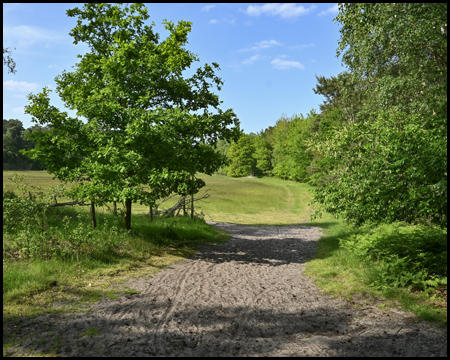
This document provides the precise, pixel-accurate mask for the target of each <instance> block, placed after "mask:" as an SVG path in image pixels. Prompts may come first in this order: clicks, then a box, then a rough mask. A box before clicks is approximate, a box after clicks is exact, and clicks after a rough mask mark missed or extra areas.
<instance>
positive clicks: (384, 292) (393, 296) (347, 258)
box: [306, 214, 447, 326]
mask: <svg viewBox="0 0 450 360" xmlns="http://www.w3.org/2000/svg"><path fill="white" fill-rule="evenodd" d="M315 223H316V224H317V225H318V226H321V227H322V228H324V233H325V234H326V235H325V236H324V237H322V238H321V239H320V240H319V246H318V251H317V254H316V257H315V259H313V260H312V261H310V262H308V263H307V265H306V274H307V275H310V276H312V277H313V279H314V281H315V283H316V284H317V285H318V286H319V287H320V288H322V289H323V290H324V292H325V293H328V294H331V295H332V296H335V297H342V298H345V299H347V300H349V301H353V300H356V299H364V300H365V301H367V302H369V303H370V302H372V303H376V304H378V306H379V307H380V308H384V307H399V306H400V307H401V308H403V309H405V310H409V311H411V312H413V313H414V314H416V315H417V316H418V317H419V318H420V319H423V320H427V321H431V322H434V323H437V324H439V325H441V326H446V325H447V285H446V272H447V265H446V260H445V264H441V268H442V269H443V270H442V271H443V272H445V278H444V281H445V285H439V286H436V287H433V288H427V289H426V290H425V291H424V289H423V288H420V287H417V286H415V285H414V283H411V281H410V282H407V283H405V284H404V286H401V285H398V284H397V285H394V284H392V283H389V282H387V280H386V277H387V275H390V276H391V277H393V278H395V279H400V278H401V277H402V275H403V276H405V274H406V275H407V276H410V277H411V278H414V277H413V275H415V274H413V275H411V270H409V272H408V269H403V271H404V273H403V274H387V270H386V269H385V268H383V267H382V262H381V261H379V260H377V259H376V257H373V256H372V257H362V256H361V255H360V254H357V253H355V251H352V250H351V248H349V247H347V248H346V247H344V246H342V244H344V243H346V241H349V240H354V239H355V238H357V239H363V240H365V241H367V242H368V243H371V242H375V238H376V235H375V234H377V233H378V234H379V233H382V232H383V231H386V225H383V226H381V227H374V228H371V227H362V228H358V229H355V228H353V227H352V226H349V225H346V224H344V223H343V222H341V221H338V220H333V219H332V218H331V216H330V215H328V214H325V216H324V220H322V221H316V222H315ZM387 227H388V228H389V226H387ZM391 227H392V228H395V225H392V226H391ZM404 228H405V229H406V235H407V236H408V234H409V233H410V232H412V231H413V230H414V229H413V227H411V226H404ZM387 233H388V234H389V232H387ZM409 236H411V235H409ZM386 240H388V241H390V242H391V243H394V242H395V241H397V242H398V243H402V242H403V243H404V242H406V241H405V238H402V237H397V238H395V237H393V236H390V237H387V238H386ZM440 240H441V243H442V244H444V243H445V245H442V246H445V259H446V247H447V243H446V231H442V236H441V237H440ZM361 242H362V240H361ZM430 252H433V250H432V249H431V250H430ZM437 255H439V256H440V255H442V254H440V253H438V254H437ZM444 268H445V269H444ZM442 278H443V277H442ZM377 284H378V286H377Z"/></svg>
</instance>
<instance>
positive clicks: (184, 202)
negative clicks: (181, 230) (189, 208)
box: [181, 196, 186, 216]
mask: <svg viewBox="0 0 450 360" xmlns="http://www.w3.org/2000/svg"><path fill="white" fill-rule="evenodd" d="M181 201H182V204H183V216H186V197H184V196H183V199H182V200H181Z"/></svg>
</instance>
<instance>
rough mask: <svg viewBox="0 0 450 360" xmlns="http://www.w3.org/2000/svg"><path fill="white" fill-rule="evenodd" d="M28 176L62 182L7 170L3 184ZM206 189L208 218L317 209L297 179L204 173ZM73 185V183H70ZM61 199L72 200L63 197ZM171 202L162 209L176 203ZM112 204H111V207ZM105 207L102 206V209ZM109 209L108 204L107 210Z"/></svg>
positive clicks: (138, 209)
mask: <svg viewBox="0 0 450 360" xmlns="http://www.w3.org/2000/svg"><path fill="white" fill-rule="evenodd" d="M16 173H17V174H19V175H25V176H26V181H27V182H29V183H30V184H33V185H34V186H41V187H44V188H45V187H54V186H57V185H59V184H60V182H59V181H58V180H57V179H55V180H53V179H52V176H51V175H50V174H48V173H46V172H44V171H20V172H17V171H3V184H4V186H5V188H6V190H13V187H14V185H13V184H12V182H11V180H10V178H11V177H12V176H13V175H14V174H16ZM202 178H203V179H204V180H205V182H206V186H205V188H204V189H202V190H201V191H200V193H199V196H201V195H202V194H203V193H204V192H205V191H207V192H208V194H209V198H208V199H205V200H204V201H201V202H197V203H195V211H196V212H197V213H200V212H203V214H204V217H205V220H211V221H219V222H222V221H223V222H231V223H236V224H252V225H258V224H259V225H289V224H299V223H304V222H308V221H309V217H310V214H311V213H312V212H313V210H312V209H311V208H310V207H309V206H308V202H309V201H311V198H312V195H311V193H310V191H309V190H311V188H312V187H311V186H309V185H307V184H300V183H296V182H293V181H284V180H280V179H275V178H261V179H259V178H230V177H226V176H218V175H215V176H206V175H205V176H203V177H202ZM67 187H68V188H70V187H71V185H70V184H68V185H67ZM58 201H59V202H64V201H69V199H67V198H60V199H59V200H58ZM174 201H175V199H174V200H173V201H170V200H169V201H167V202H165V203H163V204H162V206H161V209H162V210H163V209H167V208H169V207H171V206H172V205H173V204H174ZM111 205H112V204H109V206H110V207H111ZM100 210H101V209H100ZM106 210H107V208H106V207H104V208H103V211H106ZM132 212H133V214H146V213H148V212H149V209H148V207H147V206H145V205H140V204H138V203H134V204H133V205H132Z"/></svg>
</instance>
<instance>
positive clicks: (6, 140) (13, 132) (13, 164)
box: [3, 119, 45, 170]
mask: <svg viewBox="0 0 450 360" xmlns="http://www.w3.org/2000/svg"><path fill="white" fill-rule="evenodd" d="M42 130H43V128H42V127H41V126H39V125H34V126H31V127H29V128H28V129H25V128H24V127H23V123H22V122H21V121H20V120H17V119H9V120H6V119H3V170H45V164H44V163H42V162H41V161H39V160H32V159H30V158H29V157H27V156H25V155H23V154H22V153H21V152H20V150H31V149H34V147H35V145H36V144H35V143H34V142H33V141H32V140H31V139H30V134H31V133H32V132H33V131H42Z"/></svg>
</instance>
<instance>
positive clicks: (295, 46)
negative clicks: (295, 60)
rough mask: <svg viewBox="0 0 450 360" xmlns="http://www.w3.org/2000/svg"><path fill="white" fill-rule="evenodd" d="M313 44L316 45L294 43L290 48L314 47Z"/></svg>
mask: <svg viewBox="0 0 450 360" xmlns="http://www.w3.org/2000/svg"><path fill="white" fill-rule="evenodd" d="M313 46H316V45H314V44H312V43H311V44H301V45H292V46H289V49H291V50H301V49H305V48H309V47H313Z"/></svg>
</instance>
